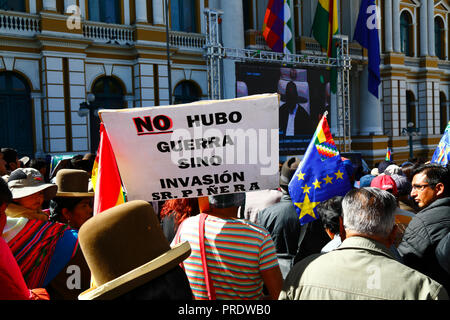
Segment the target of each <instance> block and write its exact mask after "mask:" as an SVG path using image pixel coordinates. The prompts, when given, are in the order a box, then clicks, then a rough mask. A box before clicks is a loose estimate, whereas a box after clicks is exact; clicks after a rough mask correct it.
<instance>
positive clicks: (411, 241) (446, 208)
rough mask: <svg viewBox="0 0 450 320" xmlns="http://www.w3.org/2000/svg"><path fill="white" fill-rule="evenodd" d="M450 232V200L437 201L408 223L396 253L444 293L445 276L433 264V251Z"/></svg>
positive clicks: (447, 198) (435, 262) (446, 278)
mask: <svg viewBox="0 0 450 320" xmlns="http://www.w3.org/2000/svg"><path fill="white" fill-rule="evenodd" d="M449 231H450V197H446V198H442V199H438V200H436V201H434V202H433V203H431V204H430V205H429V206H428V207H426V208H424V209H423V210H421V211H420V212H419V213H418V214H417V215H416V216H415V217H414V218H413V219H412V220H411V222H410V223H409V225H408V227H407V228H406V230H405V234H404V235H403V239H402V242H401V243H400V245H399V247H398V251H399V253H400V255H401V256H402V258H403V262H404V263H405V264H406V265H407V266H409V267H411V268H413V269H416V270H418V271H420V272H422V273H424V274H426V275H427V276H429V277H431V278H433V279H434V280H436V281H437V282H439V283H441V284H442V285H444V287H446V289H447V290H448V289H449V287H450V279H449V274H448V273H447V272H445V270H444V269H443V268H442V267H441V266H440V264H439V262H438V261H437V258H436V254H435V250H436V246H437V245H438V243H439V241H440V240H441V239H442V238H444V237H445V236H446V235H447V234H448V232H449Z"/></svg>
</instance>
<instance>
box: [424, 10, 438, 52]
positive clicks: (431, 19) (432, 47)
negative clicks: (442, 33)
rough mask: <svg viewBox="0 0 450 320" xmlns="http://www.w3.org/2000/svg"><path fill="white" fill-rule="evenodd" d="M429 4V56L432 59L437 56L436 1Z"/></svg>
mask: <svg viewBox="0 0 450 320" xmlns="http://www.w3.org/2000/svg"><path fill="white" fill-rule="evenodd" d="M426 3H427V4H428V10H427V11H428V54H429V55H430V56H432V57H434V56H435V55H436V50H435V43H434V38H435V37H434V1H426Z"/></svg>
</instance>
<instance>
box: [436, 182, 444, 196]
mask: <svg viewBox="0 0 450 320" xmlns="http://www.w3.org/2000/svg"><path fill="white" fill-rule="evenodd" d="M434 188H435V190H436V196H438V197H439V196H441V195H443V194H444V191H445V190H444V184H443V183H442V182H439V183H438V184H437V185H436V186H435V187H434Z"/></svg>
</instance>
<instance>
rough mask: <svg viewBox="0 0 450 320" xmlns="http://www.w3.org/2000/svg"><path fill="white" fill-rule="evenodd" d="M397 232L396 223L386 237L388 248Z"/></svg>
mask: <svg viewBox="0 0 450 320" xmlns="http://www.w3.org/2000/svg"><path fill="white" fill-rule="evenodd" d="M397 232H398V226H397V225H396V224H394V227H393V228H392V231H391V233H390V234H389V235H388V237H387V239H386V241H387V244H388V246H387V247H388V248H389V247H390V246H392V245H393V244H394V242H395V237H396V236H397Z"/></svg>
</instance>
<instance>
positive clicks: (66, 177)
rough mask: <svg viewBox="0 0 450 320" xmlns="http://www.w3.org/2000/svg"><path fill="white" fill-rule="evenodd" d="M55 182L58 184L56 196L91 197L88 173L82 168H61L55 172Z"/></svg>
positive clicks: (92, 194)
mask: <svg viewBox="0 0 450 320" xmlns="http://www.w3.org/2000/svg"><path fill="white" fill-rule="evenodd" d="M55 183H56V185H57V186H58V192H57V193H56V196H57V197H76V198H78V197H93V196H94V193H93V192H88V189H89V174H88V173H87V172H86V171H84V170H78V169H61V170H59V171H58V173H57V174H56V178H55Z"/></svg>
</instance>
